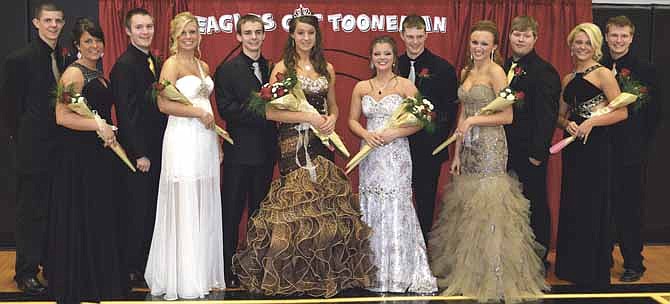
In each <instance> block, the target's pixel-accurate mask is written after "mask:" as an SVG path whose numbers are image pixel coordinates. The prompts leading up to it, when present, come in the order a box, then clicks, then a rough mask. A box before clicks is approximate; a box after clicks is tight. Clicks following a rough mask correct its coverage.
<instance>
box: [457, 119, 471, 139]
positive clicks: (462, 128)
mask: <svg viewBox="0 0 670 304" xmlns="http://www.w3.org/2000/svg"><path fill="white" fill-rule="evenodd" d="M471 127H472V124H471V123H470V118H466V119H464V120H462V121H461V122H460V123H459V124H458V126H456V131H454V134H456V135H458V136H460V137H461V140H463V139H464V138H465V134H468V131H470V128H471Z"/></svg>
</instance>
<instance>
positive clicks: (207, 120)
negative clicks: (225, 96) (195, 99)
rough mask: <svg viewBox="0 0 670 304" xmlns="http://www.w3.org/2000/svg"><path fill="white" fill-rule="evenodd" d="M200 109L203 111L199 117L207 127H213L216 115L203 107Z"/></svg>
mask: <svg viewBox="0 0 670 304" xmlns="http://www.w3.org/2000/svg"><path fill="white" fill-rule="evenodd" d="M200 110H201V111H202V112H201V113H200V116H198V119H199V120H200V122H202V124H203V125H205V128H207V129H212V128H213V127H214V116H213V115H212V114H210V113H209V112H207V111H205V110H203V109H200Z"/></svg>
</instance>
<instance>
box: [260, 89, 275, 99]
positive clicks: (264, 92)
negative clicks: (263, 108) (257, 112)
mask: <svg viewBox="0 0 670 304" xmlns="http://www.w3.org/2000/svg"><path fill="white" fill-rule="evenodd" d="M259 95H260V96H261V98H263V99H264V100H270V99H272V88H271V87H270V86H263V87H262V88H261V91H260V92H259Z"/></svg>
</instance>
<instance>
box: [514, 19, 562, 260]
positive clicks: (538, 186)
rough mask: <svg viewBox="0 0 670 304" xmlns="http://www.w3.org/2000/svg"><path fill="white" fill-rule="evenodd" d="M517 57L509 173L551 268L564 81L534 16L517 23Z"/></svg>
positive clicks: (515, 55) (515, 43) (515, 40)
mask: <svg viewBox="0 0 670 304" xmlns="http://www.w3.org/2000/svg"><path fill="white" fill-rule="evenodd" d="M509 39H510V46H511V49H512V57H510V58H508V59H507V60H506V61H505V65H504V67H503V68H504V70H505V73H507V75H508V78H509V77H510V76H512V75H514V78H512V82H511V84H510V86H511V87H512V88H513V89H515V90H519V91H522V92H524V93H525V98H524V100H523V101H522V102H521V103H518V104H515V105H514V120H513V121H512V123H511V124H509V125H506V126H505V133H506V134H507V146H508V149H509V157H508V163H507V169H508V170H510V171H513V172H514V173H516V175H517V176H518V177H519V181H520V182H521V183H522V184H523V194H524V196H525V197H526V198H527V199H528V200H530V212H531V213H530V226H531V228H532V229H533V232H534V233H535V239H536V240H537V242H539V243H540V244H542V245H543V246H544V247H545V248H546V249H547V250H546V251H545V252H544V255H543V256H541V257H540V258H542V259H543V261H544V262H545V267H547V266H548V262H547V261H546V259H547V252H548V250H549V246H550V242H551V217H550V215H549V205H548V203H547V182H546V177H547V159H548V157H549V145H550V144H551V138H552V136H553V133H554V128H555V127H554V126H555V124H556V118H557V116H558V100H559V97H560V94H561V81H560V76H559V75H558V72H556V69H554V67H553V66H552V65H551V64H550V63H548V62H547V61H545V60H544V59H542V58H540V56H538V55H537V53H535V42H536V41H537V21H535V19H533V17H530V16H518V17H516V18H514V19H513V20H512V25H511V27H510V33H509Z"/></svg>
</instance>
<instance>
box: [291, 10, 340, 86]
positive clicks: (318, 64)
mask: <svg viewBox="0 0 670 304" xmlns="http://www.w3.org/2000/svg"><path fill="white" fill-rule="evenodd" d="M298 22H301V23H305V24H309V25H311V26H313V27H314V30H315V31H316V37H315V40H316V41H315V42H314V47H313V48H312V51H311V52H310V53H309V61H310V62H311V63H312V65H313V66H314V70H315V71H316V72H317V73H319V75H322V76H325V77H326V79H328V80H330V74H329V73H328V63H326V57H325V56H323V45H322V42H321V29H320V28H319V19H317V18H316V17H315V16H300V17H294V18H293V19H291V21H289V23H288V32H289V34H290V35H289V36H288V39H287V40H286V46H284V55H283V59H284V65H285V66H286V70H287V72H289V74H290V73H293V72H295V66H296V57H298V54H297V53H296V51H295V40H293V37H291V35H293V33H295V28H296V26H297V23H298Z"/></svg>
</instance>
